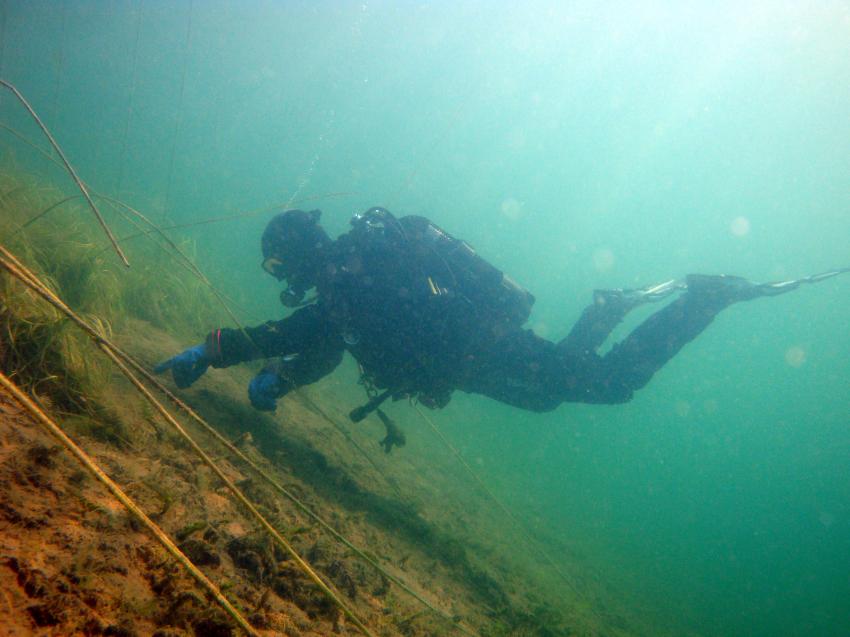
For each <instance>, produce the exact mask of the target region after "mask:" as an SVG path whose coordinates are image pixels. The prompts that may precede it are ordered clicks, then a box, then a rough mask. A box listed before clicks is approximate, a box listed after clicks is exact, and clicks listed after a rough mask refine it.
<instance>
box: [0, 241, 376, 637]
mask: <svg viewBox="0 0 850 637" xmlns="http://www.w3.org/2000/svg"><path fill="white" fill-rule="evenodd" d="M0 254H1V255H2V258H0V266H2V267H3V268H4V269H6V270H7V271H8V272H9V273H10V274H12V275H13V276H14V277H16V278H18V279H20V280H21V281H22V282H23V283H24V284H25V285H27V286H28V287H30V288H31V289H32V290H33V291H35V292H36V293H37V294H39V295H40V296H41V297H42V298H44V299H45V300H46V301H48V302H49V303H50V304H51V305H53V306H54V307H56V308H57V309H59V310H60V311H61V312H63V313H64V314H65V315H66V316H68V317H69V318H70V319H71V320H72V321H73V322H74V323H75V324H76V325H78V326H79V327H80V328H82V329H83V330H84V331H85V332H86V333H87V334H88V335H89V336H91V337H92V339H93V340H94V342H95V343H96V344H97V345H98V347H100V349H102V350H103V351H104V353H105V354H106V355H107V356H108V357H109V358H110V359H111V360H112V361H113V362H114V363H115V364H116V365H117V366H118V368H119V369H120V370H121V371H122V373H123V374H124V375H125V376H126V377H127V379H128V380H129V381H130V382H131V383H132V384H133V385H134V386H135V387H136V389H138V390H139V391H140V392H141V393H142V394H143V395H144V397H145V398H146V399H147V400H148V402H150V403H151V405H152V406H153V407H154V408H155V409H156V410H157V411H158V412H159V413H160V415H161V416H162V417H163V418H164V419H165V420H166V422H168V423H169V424H170V425H171V426H172V428H173V429H174V430H175V431H176V432H177V433H178V435H179V436H180V437H181V438H182V439H183V440H184V441H185V442H186V443H187V444H188V445H189V446H190V447H191V448H192V450H193V451H194V452H195V454H196V455H197V456H198V457H199V458H200V459H201V460H202V461H203V462H204V463H205V464H206V465H207V466H208V467H209V468H210V469H211V470H212V471H213V472H214V473H215V474H216V475H217V476H218V477H219V479H220V480H221V481H222V482H223V483H224V484H225V485H226V486H227V488H228V489H229V490H230V492H231V493H232V494H233V495H234V497H235V498H236V499H237V500H239V502H240V503H241V504H242V505H243V506H244V507H245V508H246V509H247V510H248V511H249V512H250V513H251V515H252V516H253V517H254V518H255V519H256V520H257V521H258V522H259V523H260V525H261V526H262V527H263V528H264V529H265V530H266V531H267V532H268V533H269V535H271V537H272V538H273V539H274V540H275V541H276V542H277V543H278V544H279V545H280V546H281V547H282V548H283V549H284V550H285V551H286V552H287V553H288V554H289V555H290V557H292V559H293V560H295V562H296V563H297V564H298V566H299V567H300V568H301V570H302V571H303V572H304V573H305V574H306V575H307V576H308V577H309V578H310V579H311V580H313V582H314V583H315V584H316V586H317V587H318V588H319V589H320V590H321V591H322V592H323V593H324V594H325V595H326V596H327V597H328V598H329V599H330V600H331V601H332V602H333V603H334V604H335V605H336V606H337V607H338V608H339V609H340V610H341V611H342V612H343V613H344V614H345V616H346V617H348V618H349V619H350V620H351V621H352V623H353V624H354V625H355V626H357V628H359V629H360V631H361V632H363V634H364V635H367V636H368V637H373V635H372V633H371V632H370V631H369V629H368V628H367V627H366V626H365V625H364V624H363V622H362V621H360V619H359V618H358V617H357V615H355V614H354V612H353V611H352V610H351V609H349V608H348V606H347V605H346V604H345V602H343V601H342V600H341V599H340V598H339V597H338V596H337V595H336V594H335V593H334V592H333V591H332V590H331V589H330V588H329V587H328V585H327V584H325V583H324V582H323V581H322V579H321V578H320V577H319V575H318V574H317V573H316V572H315V571H314V570H313V568H312V567H311V566H310V565H309V564H308V563H307V562H306V561H305V560H304V559H303V558H302V557H301V556H300V555H298V553H297V552H296V551H295V549H294V548H293V547H292V546H291V545H290V544H289V542H288V541H287V540H286V539H284V537H283V536H282V535H280V533H278V531H277V530H276V529H275V528H274V527H273V526H272V525H271V524H270V523H269V521H268V520H267V519H266V518H265V517H264V516H263V515H262V513H260V512H259V511H258V510H257V508H256V507H255V506H254V505H253V504H252V503H251V502H250V500H248V498H246V497H245V495H244V494H243V493H242V491H241V490H240V489H239V488H238V487H237V486H236V485H235V484H234V483H233V481H232V480H230V478H228V477H227V476H226V475H225V474H224V472H223V471H222V470H221V469H220V468H219V467H218V465H217V464H216V463H215V462H214V461H213V460H212V458H210V456H209V455H207V454H206V453H205V452H204V451H203V449H201V448H200V446H198V444H197V443H196V442H195V440H194V439H193V438H192V437H191V436H190V435H189V434H188V433H187V432H186V430H185V429H184V428H183V427H182V425H180V423H179V422H177V420H176V419H175V418H174V417H173V416H172V415H171V414H170V413H169V412H168V410H166V409H165V407H163V406H162V404H161V403H160V402H159V401H158V400H157V399H156V398H155V397H154V396H153V395H152V394H151V393H150V391H148V389H147V388H146V387H145V386H144V385H142V383H141V382H140V381H139V380H138V378H136V376H134V375H133V373H132V372H131V371H130V370H129V368H128V367H127V366H126V365H125V364H124V363H123V362H122V361H121V359H120V358H119V357H118V354H117V353H116V352H117V351H120V350H119V349H118V348H117V347H116V346H115V345H113V344H112V343H111V342H110V341H109V340H108V339H107V338H106V337H104V336H103V335H101V334H100V333H99V332H98V331H97V330H95V329H94V328H93V327H92V326H91V325H89V324H88V323H87V322H85V321H84V320H83V319H81V318H80V317H79V316H78V315H77V314H76V313H74V312H73V310H71V309H70V308H69V307H68V306H67V305H65V303H64V302H63V301H62V300H61V299H60V298H59V297H58V296H56V295H55V294H54V293H53V292H52V291H51V290H50V289H49V288H47V287H46V286H45V285H44V284H43V283H41V281H40V280H39V279H38V277H36V276H35V275H34V274H33V273H32V272H30V271H29V270H28V269H27V268H26V267H25V266H24V265H23V264H21V263H20V261H18V260H17V258H16V257H15V256H14V255H13V254H11V253H10V252H9V251H8V250H7V249H6V248H5V247H4V246H2V245H0ZM125 356H126V355H125Z"/></svg>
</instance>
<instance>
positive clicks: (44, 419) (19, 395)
mask: <svg viewBox="0 0 850 637" xmlns="http://www.w3.org/2000/svg"><path fill="white" fill-rule="evenodd" d="M0 384H2V385H3V387H5V388H6V389H7V390H8V391H9V392H10V393H11V394H12V396H14V397H15V400H17V401H18V402H19V403H20V404H21V406H22V407H24V408H25V409H26V410H27V411H28V412H30V413H31V414H32V415H33V416H34V417H35V418H36V419H37V420H38V421H39V422H40V423H41V424H42V425H44V427H45V429H47V430H48V431H49V432H50V433H51V434H53V435H54V436H55V437H56V438H57V439H58V440H59V442H61V443H62V444H63V445H64V446H65V448H66V449H67V450H68V451H70V452H71V454H72V455H73V456H74V457H75V458H76V459H77V460H79V461H80V464H82V465H83V466H84V467H85V468H86V469H87V470H88V472H89V473H91V474H92V475H93V476H94V477H95V479H97V480H98V481H99V482H100V483H101V484H103V485H104V486H105V487H106V488H107V489H109V492H110V493H111V494H112V495H113V496H115V498H116V499H117V500H118V501H119V502H121V504H123V505H124V507H125V508H126V509H127V511H129V512H130V513H131V514H132V515H133V516H134V517H135V518H136V519H137V520H139V521H140V522H141V523H142V524H143V525H144V526H145V527H146V528H147V529H148V531H150V532H151V534H152V535H153V536H154V538H155V539H156V540H157V541H158V542H159V543H160V544H161V545H162V546H163V548H164V549H165V550H166V551H168V552H169V553H170V554H171V555H172V556H173V557H174V558H175V559H176V560H177V561H178V562H180V564H181V565H182V566H183V568H185V569H186V570H187V571H188V572H189V574H190V575H191V576H192V577H194V578H195V580H196V581H197V582H198V583H199V584H200V585H201V586H202V587H203V588H205V589H206V590H207V592H209V594H210V595H212V597H213V598H214V599H215V601H216V602H217V603H218V605H219V606H221V607H222V609H224V611H225V612H226V613H227V614H228V615H230V616H231V617H232V618H233V620H234V621H235V622H236V623H237V624H238V625H239V627H240V628H242V630H244V631H245V632H246V633H248V634H249V635H252V637H259V633H257V631H255V630H254V629H253V628H252V627H251V625H250V624H249V623H248V622H247V621H246V620H245V618H244V617H242V615H241V614H240V613H239V611H238V610H236V608H234V607H233V606H232V605H231V603H230V602H229V601H227V598H226V597H225V596H224V595H222V594H221V591H220V590H219V589H218V587H217V586H216V585H215V584H213V583H212V582H211V581H210V580H209V579H207V577H206V575H204V574H203V573H202V572H201V571H200V570H199V569H198V567H197V566H195V565H194V564H193V563H192V562H191V560H190V559H189V558H188V557H186V555H185V554H184V553H183V552H182V551H181V550H180V549H179V548H177V546H176V545H175V544H174V542H172V541H171V539H170V538H169V537H168V536H167V535H166V534H165V532H164V531H163V530H162V529H161V528H160V527H159V526H158V525H157V524H156V523H155V522H154V521H153V520H151V519H150V518H149V517H148V516H147V515H145V512H144V511H142V510H141V508H139V506H138V505H137V504H136V503H135V502H134V501H133V500H132V498H130V496H128V495H127V494H126V493H124V491H123V490H122V489H121V487H120V486H118V484H116V483H115V482H114V481H113V480H112V479H111V478H110V477H109V476H108V475H106V473H104V471H103V470H102V469H101V468H100V467H99V466H98V465H97V464H96V463H95V462H94V460H92V459H91V457H90V456H89V455H88V454H86V452H85V451H83V450H82V449H80V447H78V446H77V445H76V444H75V443H74V441H73V440H71V439H70V438H69V437H68V436H67V435H66V434H65V432H64V431H62V429H61V428H60V427H59V425H57V424H56V423H55V422H53V420H51V419H50V417H49V416H48V415H47V414H45V413H44V411H42V410H41V409H40V408H39V407H38V405H36V404H35V403H34V402H32V400H30V398H29V397H28V396H27V395H26V394H25V393H24V392H22V391H21V390H20V389H19V388H18V387H17V385H15V384H14V383H13V382H12V381H11V380H9V378H7V377H6V376H5V375H4V374H3V373H2V372H0Z"/></svg>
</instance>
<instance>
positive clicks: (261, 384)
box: [248, 369, 284, 411]
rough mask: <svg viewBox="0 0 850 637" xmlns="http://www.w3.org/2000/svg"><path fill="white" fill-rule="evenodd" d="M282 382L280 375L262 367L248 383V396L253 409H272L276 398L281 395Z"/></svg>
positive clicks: (275, 405) (275, 404) (274, 406)
mask: <svg viewBox="0 0 850 637" xmlns="http://www.w3.org/2000/svg"><path fill="white" fill-rule="evenodd" d="M283 393H284V391H283V383H282V382H281V380H280V376H278V375H277V374H276V373H274V372H273V371H271V370H269V369H264V370H263V371H261V372H260V373H259V374H257V375H256V376H254V378H252V379H251V382H250V383H248V398H250V399H251V404H252V405H253V406H254V409H259V410H260V411H274V410H275V409H276V408H277V399H278V398H279V397H280V396H281V395H283Z"/></svg>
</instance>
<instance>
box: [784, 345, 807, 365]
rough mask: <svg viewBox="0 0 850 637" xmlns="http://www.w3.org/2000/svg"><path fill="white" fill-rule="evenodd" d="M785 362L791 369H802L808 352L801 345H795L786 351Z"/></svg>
mask: <svg viewBox="0 0 850 637" xmlns="http://www.w3.org/2000/svg"><path fill="white" fill-rule="evenodd" d="M785 362H786V363H788V364H789V365H790V366H791V367H800V366H801V365H802V364H803V363H805V362H806V350H804V349H803V348H802V347H800V346H799V345H794V346H793V347H789V348H788V349H787V350H785Z"/></svg>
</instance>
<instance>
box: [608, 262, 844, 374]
mask: <svg viewBox="0 0 850 637" xmlns="http://www.w3.org/2000/svg"><path fill="white" fill-rule="evenodd" d="M829 276H832V273H829ZM824 278H827V277H826V276H824V275H815V276H813V277H806V278H805V279H797V280H793V281H780V282H776V283H753V282H751V281H748V280H747V279H744V278H742V277H737V276H729V275H725V274H721V275H707V274H690V275H688V276H687V278H686V285H687V292H686V293H685V294H683V295H682V296H681V297H680V298H678V299H676V300H675V301H673V302H672V303H670V304H669V305H668V306H666V307H664V308H663V309H661V310H659V311H658V312H656V313H655V314H653V315H652V316H650V317H649V318H648V319H647V320H646V321H644V322H643V323H641V324H640V325H639V326H638V327H636V328H635V329H634V331H632V333H631V334H629V335H628V336H627V337H626V338H625V339H624V340H623V341H622V342H620V343H617V344H616V345H614V347H613V348H612V349H611V351H610V352H609V353H608V354H607V355H606V356H605V357H604V358H603V359H602V374H603V377H605V378H608V379H609V382H611V383H613V384H615V385H620V386H623V387H626V388H628V389H630V390H631V391H634V390H637V389H640V388H641V387H643V386H644V385H646V384H647V383H648V382H649V380H650V378H652V376H653V374H655V372H657V371H658V370H659V369H661V367H662V366H663V365H664V364H665V363H666V362H667V361H669V360H670V359H671V358H672V357H673V356H675V355H676V353H677V352H678V351H679V350H680V349H682V347H684V346H685V345H686V344H687V343H689V342H690V341H692V340H693V339H694V338H696V337H697V335H699V334H700V333H701V332H702V331H703V330H704V329H705V328H706V327H708V326H709V324H711V322H712V321H713V320H714V317H715V316H716V315H717V314H718V313H719V312H720V311H721V310H723V309H724V308H726V307H728V306H729V305H731V304H733V303H737V302H740V301H749V300H752V299H756V298H759V297H762V296H777V295H779V294H784V293H786V292H790V291H791V290H794V289H796V288H797V287H799V285H800V284H801V283H815V282H818V281H821V280H823V279H824Z"/></svg>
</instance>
